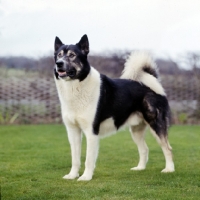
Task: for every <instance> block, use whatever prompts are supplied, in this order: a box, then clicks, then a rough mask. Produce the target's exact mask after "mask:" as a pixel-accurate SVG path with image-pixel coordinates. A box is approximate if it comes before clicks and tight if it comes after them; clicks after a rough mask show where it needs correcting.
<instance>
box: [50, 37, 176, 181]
mask: <svg viewBox="0 0 200 200" xmlns="http://www.w3.org/2000/svg"><path fill="white" fill-rule="evenodd" d="M88 53H89V41H88V38H87V35H84V36H83V37H82V38H81V40H80V41H79V42H78V43H77V44H75V45H64V44H63V43H62V42H61V40H60V39H59V38H58V37H56V39H55V55H54V58H55V63H56V65H55V69H54V73H55V82H56V86H57V90H58V96H59V99H60V103H61V110H62V118H63V121H64V124H65V126H66V129H67V133H68V139H69V143H70V145H71V155H72V168H71V171H70V172H69V174H67V175H65V176H64V177H63V178H64V179H75V178H76V177H79V168H80V165H81V163H80V157H81V138H82V133H84V134H85V136H86V140H87V150H86V161H85V171H84V173H83V175H82V176H81V177H79V179H78V180H79V181H89V180H91V179H92V176H93V172H94V168H95V162H96V159H97V156H98V149H99V138H100V137H104V136H106V135H109V134H111V133H113V132H116V131H117V130H118V129H119V128H121V127H123V126H125V125H127V126H129V129H130V132H131V136H132V138H133V140H134V142H135V143H136V145H137V147H138V151H139V156H140V159H139V163H138V166H136V167H133V168H131V170H143V169H145V167H146V163H147V161H148V147H147V145H146V143H145V140H144V136H145V133H144V132H145V128H146V126H149V127H150V130H151V132H152V134H153V135H154V136H155V138H156V139H157V142H158V143H159V144H160V146H161V148H162V151H163V153H164V156H165V160H166V165H165V168H164V169H163V170H162V172H173V171H174V163H173V159H172V152H171V150H172V148H171V146H170V144H169V142H168V139H167V138H168V137H167V131H168V130H167V129H168V125H169V118H170V110H169V105H168V101H167V99H166V94H165V91H164V89H163V87H162V85H161V84H160V82H159V80H158V73H157V68H156V64H155V63H154V61H153V60H152V59H151V57H150V56H149V55H148V54H147V53H144V52H136V53H132V54H131V55H130V56H129V58H128V59H127V61H126V63H125V68H124V71H123V73H122V76H121V77H120V79H110V78H108V77H107V76H105V75H103V74H100V73H99V72H98V71H97V70H95V69H94V68H93V67H92V66H90V64H89V62H88V60H87V55H88Z"/></svg>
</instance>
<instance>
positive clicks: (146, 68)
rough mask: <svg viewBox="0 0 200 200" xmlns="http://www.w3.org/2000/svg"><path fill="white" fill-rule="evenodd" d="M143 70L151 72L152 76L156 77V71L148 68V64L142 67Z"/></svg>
mask: <svg viewBox="0 0 200 200" xmlns="http://www.w3.org/2000/svg"><path fill="white" fill-rule="evenodd" d="M143 70H144V72H147V73H149V74H151V75H152V76H154V77H156V78H158V72H157V71H156V70H155V69H152V68H149V67H148V66H145V67H143Z"/></svg>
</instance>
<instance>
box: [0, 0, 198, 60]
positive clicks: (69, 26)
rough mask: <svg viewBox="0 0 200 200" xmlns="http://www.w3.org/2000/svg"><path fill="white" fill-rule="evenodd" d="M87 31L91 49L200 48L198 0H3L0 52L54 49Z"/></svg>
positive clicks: (164, 51)
mask: <svg viewBox="0 0 200 200" xmlns="http://www.w3.org/2000/svg"><path fill="white" fill-rule="evenodd" d="M84 34H87V35H88V38H89V43H90V52H91V54H97V53H104V54H107V53H109V52H114V51H119V50H120V51H124V50H148V51H151V52H153V53H155V54H156V55H159V56H168V57H175V56H177V55H179V54H182V53H185V52H188V51H200V1H199V0H0V56H29V57H42V56H45V55H49V54H51V53H53V50H54V49H53V47H54V40H55V36H58V37H59V38H60V39H61V40H62V42H63V43H65V44H75V43H77V42H78V41H79V40H80V38H81V37H82V35H84Z"/></svg>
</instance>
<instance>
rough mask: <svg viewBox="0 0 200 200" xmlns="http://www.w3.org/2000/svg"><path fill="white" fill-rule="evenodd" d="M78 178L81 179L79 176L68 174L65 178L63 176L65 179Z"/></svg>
mask: <svg viewBox="0 0 200 200" xmlns="http://www.w3.org/2000/svg"><path fill="white" fill-rule="evenodd" d="M77 177H79V174H70V173H69V174H67V175H65V176H63V179H71V180H72V179H75V178H77Z"/></svg>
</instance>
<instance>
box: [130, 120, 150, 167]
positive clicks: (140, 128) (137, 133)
mask: <svg viewBox="0 0 200 200" xmlns="http://www.w3.org/2000/svg"><path fill="white" fill-rule="evenodd" d="M145 129H146V124H145V123H144V122H142V123H140V124H139V125H137V126H130V132H131V136H132V139H133V141H134V142H135V143H136V145H137V148H138V152H139V163H138V165H137V167H133V168H131V170H143V169H145V168H146V163H147V161H148V154H149V149H148V147H147V144H146V142H145V138H144V137H145Z"/></svg>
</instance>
